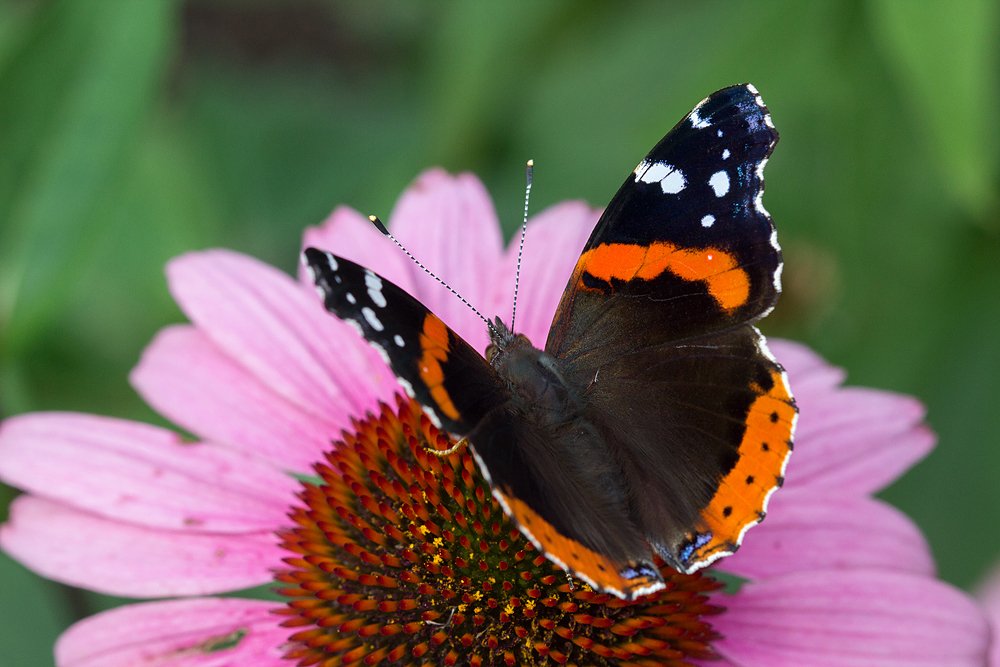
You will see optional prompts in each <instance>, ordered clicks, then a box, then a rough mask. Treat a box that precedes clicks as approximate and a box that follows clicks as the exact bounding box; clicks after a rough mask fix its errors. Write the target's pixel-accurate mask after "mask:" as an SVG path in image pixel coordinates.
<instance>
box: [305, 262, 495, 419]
mask: <svg viewBox="0 0 1000 667" xmlns="http://www.w3.org/2000/svg"><path fill="white" fill-rule="evenodd" d="M303 261H304V263H305V265H306V267H307V268H308V270H309V271H310V272H311V273H312V276H313V279H314V280H315V282H316V286H317V287H318V289H319V290H320V294H321V296H322V297H323V303H324V305H325V306H326V309H327V310H329V311H330V312H331V313H334V314H335V315H337V317H339V318H341V319H342V320H344V321H345V322H347V323H349V324H351V326H353V327H354V328H355V329H357V331H358V333H360V334H361V335H362V336H364V337H365V339H366V340H367V341H368V343H369V344H370V345H371V346H372V347H374V348H375V349H376V350H377V351H378V352H379V354H380V355H381V356H382V358H383V359H384V360H385V362H386V363H387V364H389V366H390V367H391V368H392V370H393V372H394V373H395V374H396V379H397V380H398V381H399V383H400V385H401V386H402V387H403V388H404V390H405V391H406V393H407V394H408V395H409V396H410V398H413V399H416V400H417V402H419V403H420V404H421V405H422V406H423V407H424V410H425V411H426V412H427V416H428V417H430V419H431V421H433V422H435V425H436V426H437V427H438V428H441V429H443V430H446V431H449V432H451V433H456V434H458V435H465V434H466V433H468V432H469V431H470V430H471V429H472V428H473V427H474V426H475V425H476V424H477V423H479V421H481V420H482V418H483V416H484V415H485V414H486V413H487V412H489V410H491V409H493V408H494V407H496V406H497V405H501V404H503V403H504V402H505V401H506V400H507V399H508V398H509V396H508V394H507V392H506V391H505V390H504V388H503V387H502V385H501V384H500V383H499V381H498V379H497V376H496V373H494V372H493V369H492V368H490V366H489V364H487V363H486V360H485V359H483V357H482V355H480V354H479V353H478V352H476V351H475V350H474V349H473V348H472V347H471V346H470V345H469V344H468V343H466V342H465V341H464V340H463V339H462V338H461V337H460V336H458V335H457V334H456V333H455V332H454V331H452V330H451V329H450V328H449V327H448V326H446V325H445V324H444V322H442V321H441V320H440V319H439V318H438V317H437V316H436V315H434V313H432V312H431V311H429V310H428V309H427V308H426V307H425V306H424V305H423V304H422V303H420V302H419V301H418V300H416V299H414V298H413V297H412V296H410V295H409V294H407V293H406V292H405V291H403V290H402V289H400V288H399V287H397V286H396V285H395V284H393V283H391V282H389V281H388V280H386V279H385V278H382V277H381V276H379V275H378V274H376V273H374V272H373V271H371V270H369V269H366V268H364V267H363V266H360V265H358V264H355V263H354V262H352V261H350V260H347V259H344V258H343V257H338V256H336V255H334V254H332V253H329V252H324V251H322V250H317V249H316V248H307V249H306V250H305V252H304V253H303Z"/></svg>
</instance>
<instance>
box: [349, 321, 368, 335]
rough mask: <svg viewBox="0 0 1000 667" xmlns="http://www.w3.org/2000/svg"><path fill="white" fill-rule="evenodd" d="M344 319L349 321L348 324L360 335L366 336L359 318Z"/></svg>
mask: <svg viewBox="0 0 1000 667" xmlns="http://www.w3.org/2000/svg"><path fill="white" fill-rule="evenodd" d="M344 321H345V322H347V324H348V326H350V327H351V328H352V329H354V330H355V331H357V332H358V335H359V336H361V337H364V335H365V330H364V329H362V328H361V323H360V322H358V321H357V320H344Z"/></svg>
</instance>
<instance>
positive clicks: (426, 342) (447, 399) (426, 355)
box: [420, 313, 458, 420]
mask: <svg viewBox="0 0 1000 667" xmlns="http://www.w3.org/2000/svg"><path fill="white" fill-rule="evenodd" d="M420 349H421V350H422V351H423V356H421V357H420V379H421V380H423V382H424V384H426V385H427V388H428V389H429V390H430V392H431V398H433V399H434V402H435V403H437V406H438V408H440V409H441V412H443V413H444V414H445V416H447V417H448V418H449V419H453V420H457V419H458V410H456V409H455V404H454V403H452V401H451V396H449V395H448V390H447V389H445V388H444V369H442V368H441V363H442V362H444V361H447V360H448V349H449V348H448V327H447V326H445V323H444V322H442V321H441V320H440V319H439V318H438V317H437V316H436V315H434V314H433V313H427V317H425V318H424V329H423V331H421V332H420Z"/></svg>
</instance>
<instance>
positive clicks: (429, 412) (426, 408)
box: [422, 405, 441, 428]
mask: <svg viewBox="0 0 1000 667" xmlns="http://www.w3.org/2000/svg"><path fill="white" fill-rule="evenodd" d="M422 407H423V409H424V414H425V415H427V418H428V419H430V420H431V423H432V424H434V425H435V426H436V427H438V428H441V418H440V417H438V416H437V413H436V412H434V408H432V407H430V406H429V405H424V406H422Z"/></svg>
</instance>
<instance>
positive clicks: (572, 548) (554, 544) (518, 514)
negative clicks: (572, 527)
mask: <svg viewBox="0 0 1000 667" xmlns="http://www.w3.org/2000/svg"><path fill="white" fill-rule="evenodd" d="M493 496H494V497H495V498H496V499H497V501H498V502H499V503H500V505H501V506H502V507H503V508H504V512H506V513H507V516H509V517H510V518H511V519H513V520H514V523H516V524H517V527H518V529H519V530H520V531H521V532H522V533H523V534H524V536H525V537H527V538H528V539H529V540H530V541H531V543H532V544H534V545H535V546H536V547H537V548H538V550H539V551H541V552H542V553H543V554H545V557H546V558H548V559H549V560H550V561H552V562H553V563H555V564H556V565H558V566H559V567H561V568H562V569H564V570H566V571H567V572H569V573H570V574H572V575H573V576H575V577H578V578H580V579H582V580H583V581H585V582H587V583H588V584H589V585H590V586H591V588H593V589H594V590H597V591H607V592H609V593H614V594H615V595H617V596H618V597H621V598H624V599H626V600H632V599H634V598H636V597H638V596H639V595H648V594H650V593H653V592H655V591H658V590H661V589H663V588H665V587H666V584H664V583H663V578H662V576H660V572H659V569H658V568H657V567H656V566H655V565H653V564H652V563H651V562H650V563H615V562H614V561H612V560H611V559H609V558H607V557H605V556H602V555H601V554H599V553H597V552H595V551H591V550H590V549H588V548H587V547H585V546H583V545H582V544H580V543H579V542H576V541H575V540H571V539H569V538H568V537H565V536H563V535H561V534H560V533H559V532H558V531H556V529H555V528H553V527H552V524H550V523H549V522H548V521H546V520H545V519H543V518H542V517H541V516H539V515H538V514H537V513H536V512H535V511H534V510H532V509H531V508H530V507H528V506H527V505H526V504H525V503H524V502H523V501H521V500H519V499H517V498H515V497H513V496H508V495H506V494H504V493H503V492H501V491H500V490H499V489H496V488H494V489H493Z"/></svg>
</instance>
